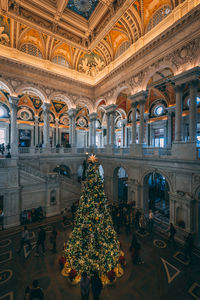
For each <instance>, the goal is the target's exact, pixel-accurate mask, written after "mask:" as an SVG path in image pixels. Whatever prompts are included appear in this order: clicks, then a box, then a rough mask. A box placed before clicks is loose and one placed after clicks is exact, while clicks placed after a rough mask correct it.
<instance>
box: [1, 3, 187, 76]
mask: <svg viewBox="0 0 200 300" xmlns="http://www.w3.org/2000/svg"><path fill="white" fill-rule="evenodd" d="M182 2H184V0H0V9H1V10H0V14H1V15H0V28H1V30H2V32H0V34H1V35H0V44H3V45H6V46H8V47H11V48H16V49H17V50H19V51H22V52H25V53H27V54H31V55H34V56H36V57H38V58H42V59H44V60H45V61H50V62H53V63H56V64H61V65H62V66H65V67H67V68H68V69H72V70H75V71H78V72H79V73H83V74H85V75H88V76H91V77H95V76H97V75H98V74H99V72H100V71H102V70H103V69H104V68H105V67H106V66H109V65H110V64H111V63H112V62H113V61H115V60H116V59H117V58H118V57H119V56H120V55H121V54H122V53H123V52H124V51H126V50H127V49H128V48H129V47H130V46H131V45H133V44H135V43H136V42H137V41H138V40H139V39H140V38H142V37H143V36H144V35H145V34H146V33H147V32H149V31H151V29H152V28H153V27H154V26H156V25H157V24H158V23H159V22H161V21H162V20H163V19H164V18H165V17H167V16H168V15H169V14H171V12H172V11H173V10H174V9H175V7H176V6H178V5H179V4H181V3H182ZM34 47H35V48H34Z"/></svg>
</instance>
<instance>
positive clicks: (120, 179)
mask: <svg viewBox="0 0 200 300" xmlns="http://www.w3.org/2000/svg"><path fill="white" fill-rule="evenodd" d="M113 200H114V201H117V202H118V203H119V204H126V203H127V202H128V174H127V173H126V171H125V169H124V168H116V169H115V170H114V176H113Z"/></svg>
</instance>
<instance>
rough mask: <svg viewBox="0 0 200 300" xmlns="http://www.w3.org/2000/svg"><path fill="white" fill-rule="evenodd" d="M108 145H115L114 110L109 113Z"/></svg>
mask: <svg viewBox="0 0 200 300" xmlns="http://www.w3.org/2000/svg"><path fill="white" fill-rule="evenodd" d="M110 125H111V126H110V129H111V132H110V145H111V147H114V145H115V111H113V112H111V113H110Z"/></svg>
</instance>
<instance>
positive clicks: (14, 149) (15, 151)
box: [9, 96, 19, 157]
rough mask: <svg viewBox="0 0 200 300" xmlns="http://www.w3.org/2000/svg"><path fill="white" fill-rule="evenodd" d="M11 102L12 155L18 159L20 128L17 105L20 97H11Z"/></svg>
mask: <svg viewBox="0 0 200 300" xmlns="http://www.w3.org/2000/svg"><path fill="white" fill-rule="evenodd" d="M9 102H10V106H11V115H10V122H11V140H10V146H11V155H12V157H16V156H17V155H18V126H17V105H18V102H19V98H18V97H14V96H10V97H9Z"/></svg>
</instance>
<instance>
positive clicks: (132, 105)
mask: <svg viewBox="0 0 200 300" xmlns="http://www.w3.org/2000/svg"><path fill="white" fill-rule="evenodd" d="M137 106H138V102H137V101H134V102H132V103H131V107H132V108H135V109H136V108H137Z"/></svg>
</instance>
